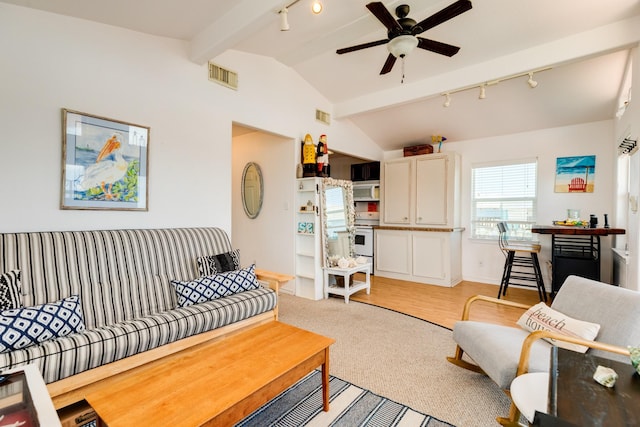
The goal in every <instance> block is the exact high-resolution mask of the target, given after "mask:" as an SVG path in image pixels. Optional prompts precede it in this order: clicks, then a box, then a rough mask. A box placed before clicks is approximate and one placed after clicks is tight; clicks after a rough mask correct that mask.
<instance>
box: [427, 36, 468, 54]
mask: <svg viewBox="0 0 640 427" xmlns="http://www.w3.org/2000/svg"><path fill="white" fill-rule="evenodd" d="M418 47H419V48H420V49H424V50H430V51H431V52H435V53H439V54H440V55H446V56H453V55H455V54H456V53H458V51H459V50H460V48H459V47H458V46H453V45H450V44H447V43H442V42H437V41H435V40H430V39H424V38H422V37H418Z"/></svg>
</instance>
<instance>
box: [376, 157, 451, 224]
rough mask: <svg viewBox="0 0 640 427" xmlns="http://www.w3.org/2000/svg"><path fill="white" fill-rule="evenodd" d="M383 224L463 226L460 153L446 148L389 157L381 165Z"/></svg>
mask: <svg viewBox="0 0 640 427" xmlns="http://www.w3.org/2000/svg"><path fill="white" fill-rule="evenodd" d="M382 194H383V197H382V200H381V204H382V218H381V225H386V226H407V227H424V228H427V227H434V228H454V227H459V226H460V203H459V197H460V156H459V155H458V154H457V153H453V152H446V153H438V154H425V155H421V156H413V157H404V158H401V159H394V160H389V161H386V162H385V163H384V166H383V168H382Z"/></svg>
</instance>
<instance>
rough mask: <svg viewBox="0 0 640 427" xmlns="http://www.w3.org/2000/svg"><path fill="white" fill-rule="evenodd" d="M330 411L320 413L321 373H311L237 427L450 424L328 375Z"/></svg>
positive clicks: (429, 426) (447, 426)
mask: <svg viewBox="0 0 640 427" xmlns="http://www.w3.org/2000/svg"><path fill="white" fill-rule="evenodd" d="M329 399H330V410H329V412H324V411H323V410H322V374H321V373H320V371H313V372H312V373H310V374H309V375H307V376H306V377H304V378H303V379H301V380H300V381H298V382H297V383H296V384H294V385H293V386H291V387H290V388H288V389H287V390H285V391H284V392H282V393H281V394H280V395H279V396H277V397H276V398H274V399H273V400H271V401H270V402H269V403H267V404H265V405H264V406H262V407H261V408H260V409H258V410H257V411H255V412H254V413H253V414H251V415H249V416H248V417H247V418H245V419H244V420H242V421H241V422H239V423H238V424H237V425H236V427H265V426H278V427H298V426H313V427H326V426H345V427H355V426H376V427H385V426H398V427H410V426H424V427H453V426H452V425H451V424H449V423H446V422H444V421H441V420H438V419H436V418H433V417H431V416H429V415H426V414H422V413H420V412H417V411H414V410H413V409H411V408H409V407H407V406H404V405H401V404H400V403H397V402H394V401H392V400H389V399H387V398H385V397H382V396H378V395H376V394H374V393H372V392H370V391H368V390H364V389H362V388H360V387H357V386H355V385H353V384H351V383H348V382H346V381H343V380H341V379H340V378H336V377H333V376H331V377H330V379H329Z"/></svg>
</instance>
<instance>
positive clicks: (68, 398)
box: [47, 270, 291, 410]
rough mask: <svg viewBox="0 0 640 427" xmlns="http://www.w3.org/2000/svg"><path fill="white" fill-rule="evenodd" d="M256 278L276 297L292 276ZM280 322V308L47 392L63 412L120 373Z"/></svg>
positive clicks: (64, 382)
mask: <svg viewBox="0 0 640 427" xmlns="http://www.w3.org/2000/svg"><path fill="white" fill-rule="evenodd" d="M256 276H257V277H258V280H260V281H261V282H263V283H265V284H268V286H269V287H270V288H271V289H273V290H274V291H275V292H276V293H278V292H279V289H280V285H281V284H282V283H283V282H286V281H288V280H290V279H291V276H287V275H283V274H278V273H271V272H267V271H264V270H260V272H258V271H256ZM274 320H278V306H277V305H276V307H275V308H274V309H273V310H270V311H267V312H264V313H262V314H259V315H257V316H253V317H250V318H248V319H244V320H241V321H239V322H235V323H232V324H230V325H226V326H223V327H220V328H216V329H213V330H211V331H207V332H204V333H201V334H198V335H193V336H190V337H187V338H184V339H181V340H179V341H174V342H171V343H168V344H165V345H163V346H160V347H156V348H154V349H151V350H148V351H145V352H142V353H138V354H134V355H132V356H129V357H125V358H124V359H120V360H117V361H115V362H111V363H108V364H106V365H102V366H98V367H97V368H93V369H90V370H88V371H84V372H80V373H78V374H76V375H72V376H70V377H67V378H64V379H61V380H59V381H55V382H52V383H49V384H47V389H48V391H49V395H50V396H51V400H52V401H53V405H54V407H55V408H56V409H57V410H58V409H62V408H64V407H66V406H69V405H72V404H74V403H77V402H81V401H82V400H84V396H86V395H87V393H88V392H90V391H91V390H95V389H98V388H100V386H101V381H102V380H104V379H105V378H109V377H112V376H114V375H118V374H119V373H122V372H125V371H128V370H130V369H133V368H136V367H138V366H142V365H144V364H146V363H149V362H152V361H154V360H158V359H161V358H163V357H166V356H168V355H170V354H174V353H177V352H179V351H181V350H184V349H186V348H189V347H193V346H197V345H199V344H202V343H204V342H207V341H212V340H220V339H224V338H225V337H227V336H229V335H231V334H234V333H236V332H238V331H241V330H244V329H247V328H251V327H254V326H258V325H262V324H264V323H268V322H272V321H274Z"/></svg>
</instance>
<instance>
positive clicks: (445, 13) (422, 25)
mask: <svg viewBox="0 0 640 427" xmlns="http://www.w3.org/2000/svg"><path fill="white" fill-rule="evenodd" d="M471 7H472V6H471V2H470V1H469V0H458V1H457V2H455V3H453V4H450V5H449V6H447V7H445V8H444V9H442V10H441V11H440V12H436V13H434V14H433V15H431V16H430V17H428V18H427V19H425V20H423V21H420V22H418V23H417V24H416V25H414V26H413V29H412V30H411V33H412V34H413V35H414V36H415V35H416V34H420V33H423V32H425V31H427V30H428V29H430V28H433V27H435V26H436V25H440V24H442V23H443V22H445V21H448V20H449V19H451V18H454V17H456V16H458V15H460V14H461V13H464V12H466V11H467V10H469V9H471Z"/></svg>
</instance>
